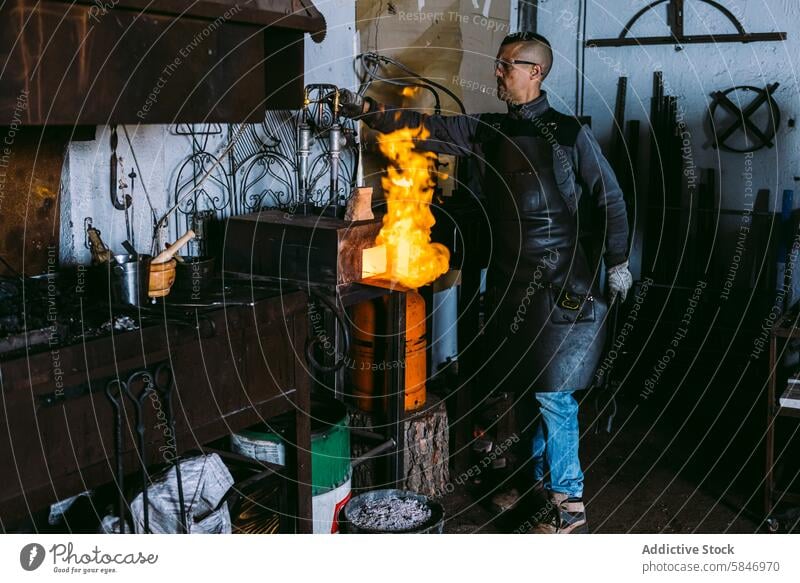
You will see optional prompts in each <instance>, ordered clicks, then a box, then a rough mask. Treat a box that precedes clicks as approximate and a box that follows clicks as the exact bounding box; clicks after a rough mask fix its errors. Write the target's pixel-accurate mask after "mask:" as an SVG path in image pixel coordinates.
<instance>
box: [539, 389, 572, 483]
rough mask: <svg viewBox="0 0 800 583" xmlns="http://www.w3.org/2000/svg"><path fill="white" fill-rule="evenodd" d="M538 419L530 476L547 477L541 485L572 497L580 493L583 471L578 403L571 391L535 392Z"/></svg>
mask: <svg viewBox="0 0 800 583" xmlns="http://www.w3.org/2000/svg"><path fill="white" fill-rule="evenodd" d="M535 397H536V400H537V401H538V402H539V412H540V417H539V421H538V423H537V424H536V429H535V431H534V435H533V477H534V479H535V480H537V481H538V480H542V479H543V478H544V474H545V465H546V466H547V468H549V470H550V476H549V479H548V481H547V482H545V484H544V487H545V488H546V489H547V490H551V491H553V492H559V493H561V494H567V495H568V496H571V497H574V498H580V497H582V496H583V471H581V462H580V460H579V459H578V437H579V434H580V432H579V431H578V402H577V401H576V400H575V397H574V396H573V394H572V393H571V392H558V393H535Z"/></svg>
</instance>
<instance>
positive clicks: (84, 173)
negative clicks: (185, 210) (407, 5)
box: [60, 0, 356, 265]
mask: <svg viewBox="0 0 800 583" xmlns="http://www.w3.org/2000/svg"><path fill="white" fill-rule="evenodd" d="M315 5H316V6H317V8H318V9H319V10H320V11H321V12H322V14H323V15H324V16H325V19H326V22H327V25H328V30H327V34H326V36H325V39H324V40H323V42H322V43H319V44H318V43H315V42H314V41H312V40H311V39H310V38H309V36H308V35H306V40H305V53H306V55H305V58H306V77H305V82H306V83H315V82H316V83H322V82H324V83H333V84H336V85H339V86H345V87H352V86H353V85H354V84H355V78H354V72H353V66H352V63H353V55H354V54H355V43H354V38H355V37H356V34H355V30H354V19H355V0H327V1H325V0H320V1H317V2H315ZM221 129H222V132H223V133H222V135H221V136H212V137H210V138H209V148H208V150H213V149H214V146H215V145H216V146H219V145H221V144H222V142H223V138H224V137H225V136H226V135H227V128H226V127H225V126H222V128H221ZM127 130H128V133H129V135H130V137H131V142H132V144H133V148H134V151H135V153H136V157H137V159H138V162H139V167H140V168H141V172H139V171H137V174H140V176H139V177H138V178H137V180H136V185H135V190H134V199H135V200H134V204H133V207H132V213H131V222H132V224H133V226H134V231H135V242H136V246H137V250H138V251H139V252H147V251H149V246H150V240H151V237H152V218H151V217H152V215H151V212H150V208H149V206H148V204H147V202H146V200H145V196H144V191H143V189H142V182H141V181H142V180H144V181H145V183H146V185H147V189H148V192H149V194H150V197H151V200H152V202H153V206H154V207H155V208H156V210H157V213H158V215H159V216H160V215H161V214H162V213H163V212H164V211H165V210H166V208H167V207H168V206H170V205H171V204H172V197H173V196H174V191H175V181H176V179H177V178H178V176H177V174H178V171H179V168H180V166H181V165H182V164H183V162H184V161H185V160H186V159H187V157H188V156H189V155H190V154H191V152H192V147H191V140H190V138H189V137H187V136H182V135H175V127H174V126H167V125H139V126H128V127H127ZM109 135H110V130H109V128H108V127H98V128H97V135H96V138H95V140H93V141H85V142H72V143H71V144H70V145H69V147H68V152H67V157H66V161H65V164H64V167H63V171H62V193H61V237H60V239H61V240H60V258H61V263H62V264H63V265H72V264H76V263H88V262H89V261H90V255H89V251H88V249H86V247H85V246H84V240H85V231H84V220H85V219H86V218H87V217H91V218H92V222H93V225H94V226H95V228H98V229H100V231H101V232H102V236H103V239H104V241H105V242H106V244H107V245H109V246H110V247H111V248H112V249H113V250H114V251H115V252H117V253H122V252H123V248H122V246H121V243H122V241H124V240H125V239H126V229H125V213H124V212H122V211H118V210H115V209H114V208H113V206H112V204H111V198H110V195H109V166H110V156H111V149H110V145H109ZM118 136H119V144H118V147H117V155H118V156H119V157H121V158H123V159H124V162H125V174H126V175H127V174H128V173H129V172H130V170H131V168H133V167H134V160H133V156H132V155H131V152H130V148H129V146H128V143H127V141H126V139H125V134H124V131H123V128H122V127H119V128H118ZM128 182H129V181H128ZM175 228H176V227H175V224H174V222H173V223H172V224H171V225H170V227H169V231H168V232H169V237H170V239H172V238H174V233H175Z"/></svg>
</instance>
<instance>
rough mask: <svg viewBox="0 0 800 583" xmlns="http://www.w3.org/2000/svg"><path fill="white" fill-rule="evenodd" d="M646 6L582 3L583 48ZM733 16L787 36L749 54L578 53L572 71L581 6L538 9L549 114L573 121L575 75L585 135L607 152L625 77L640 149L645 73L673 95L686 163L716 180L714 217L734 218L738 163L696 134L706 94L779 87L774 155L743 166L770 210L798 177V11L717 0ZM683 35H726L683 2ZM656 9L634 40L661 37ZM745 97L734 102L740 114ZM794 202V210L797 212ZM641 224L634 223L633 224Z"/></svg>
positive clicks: (711, 48)
mask: <svg viewBox="0 0 800 583" xmlns="http://www.w3.org/2000/svg"><path fill="white" fill-rule="evenodd" d="M647 3H649V2H644V1H643V0H642V1H631V0H604V1H602V2H600V1H598V0H590V1H589V2H587V5H588V8H587V11H586V17H585V24H586V38H588V39H593V38H609V37H616V36H618V35H619V33H620V31H621V30H622V28H623V26H624V25H625V23H626V22H627V21H628V20H629V19H630V18H631V17H632V16H633V15H634V14H635V13H636V12H637V11H638V10H639V9H640V8H642V7H643V6H645V4H647ZM720 3H721V4H722V5H723V6H725V7H726V8H728V9H729V10H730V11H731V12H733V13H734V14H735V15H736V16H737V18H738V19H739V21H740V22H741V23H742V24H743V25H744V28H745V30H747V31H748V32H779V31H780V32H787V33H788V40H787V41H785V42H759V43H751V44H741V43H735V44H722V43H720V44H716V45H712V44H699V45H691V44H690V45H685V46H683V47H682V50H676V48H675V46H673V45H668V46H638V47H621V48H593V49H586V52H585V61H584V63H583V67H582V69H581V68H580V55H581V50H580V46H579V45H580V40H582V39H580V38H579V37H580V32H581V29H582V27H583V19H582V18H579V15H580V13H581V10H580V6H581V5H582V4H583V2H582V0H559V1H558V2H556V1H553V0H549V1H546V0H542V1H541V2H540V12H539V32H541V33H542V34H544V35H545V36H547V37H548V38H549V39H550V40H551V42H552V43H553V47H554V51H555V53H556V55H555V65H554V69H553V72H552V74H551V75H550V77H549V78H548V80H547V82H546V89H547V90H548V92H549V94H550V99H551V104H552V105H554V106H555V107H557V108H559V109H561V110H562V111H576V110H577V109H578V105H579V104H576V85H577V78H576V73H577V72H578V70H579V69H580V70H582V72H583V75H585V94H584V111H583V112H579V113H584V114H586V115H590V116H592V122H593V123H592V125H593V128H594V130H595V133H596V134H597V135H598V137H599V139H600V141H601V143H602V144H604V145H605V144H607V143H608V138H609V136H610V130H611V124H612V120H613V110H614V101H615V97H616V90H617V80H618V78H619V77H620V76H627V77H628V99H627V107H626V119H628V120H630V119H639V120H642V134H641V136H640V143H641V144H643V147H644V148H645V149H646V147H647V145H648V144H649V137H648V136H647V134H646V129H647V127H648V123H647V120H648V118H649V113H650V98H651V96H652V85H653V72H654V71H656V70H661V71H663V73H664V80H665V84H666V90H667V93H668V94H670V95H676V96H678V98H679V103H680V105H682V106H683V107H684V108H685V121H686V123H687V125H688V129H689V132H690V133H691V148H692V161H693V163H694V165H695V166H696V167H697V168H715V169H716V170H717V177H718V180H719V177H720V175H721V180H722V192H723V198H722V201H721V205H722V207H723V208H730V209H742V208H743V207H744V205H745V203H746V202H749V203H751V204H752V202H754V201H753V199H752V198H751V199H750V200H749V201H748V200H746V194H745V188H744V179H743V173H744V172H745V170H746V169H747V166H746V164H745V157H744V155H743V154H735V153H728V152H724V151H718V150H715V149H713V148H711V147H710V138H709V133H708V130H707V129H706V128H705V127H704V124H705V123H706V119H707V115H708V113H707V107H708V106H709V104H710V94H711V93H712V92H714V91H717V90H724V89H727V88H729V87H732V86H735V85H753V86H757V87H763V86H765V85H767V84H768V83H774V82H776V81H777V82H779V83H780V84H781V86H780V88H779V89H778V90H777V92H776V93H775V94H774V97H775V99H776V100H777V102H778V104H779V106H780V108H781V111H782V120H781V126H780V128H779V130H778V134H777V136H776V139H775V143H776V147H775V148H772V149H764V150H761V151H759V152H756V153H755V154H754V155H753V157H752V159H751V161H752V174H753V177H754V183H753V189H754V191H757V190H758V189H761V188H768V189H770V191H771V206H772V208H773V209H775V208H777V209H780V204H781V196H782V191H783V189H785V188H789V189H793V188H795V181H794V176H796V175H800V169H798V165H797V162H796V161H797V160H798V157H799V156H798V154H800V151H799V150H800V141H799V140H798V135H797V130H796V128H790V127H788V123H787V122H788V120H789V119H792V118H795V117H796V116H797V115H798V100H797V94H798V83H797V77H796V71H795V62H796V56H797V55H798V54H800V30H799V29H798V24H800V2H796V1H794V0H720ZM685 11H686V18H685V22H686V33H687V34H720V33H729V32H735V30H734V29H733V27H732V26H731V25H730V24H729V23H728V21H727V20H726V19H725V18H724V17H722V15H721V14H719V13H718V12H716V11H715V10H714V9H712V8H711V7H709V6H707V5H703V4H701V3H699V2H697V1H696V0H688V1H687V2H686V9H685ZM665 18H666V9H665V8H664V5H662V6H659V7H657V8H656V9H655V10H654V11H651V13H649V14H648V15H646V16H645V17H643V18H642V19H641V20H640V21H639V23H638V24H637V25H636V27H635V28H634V31H633V33H634V34H635V35H637V36H656V35H658V36H664V35H667V34H668V31H669V29H668V27H667V25H666V23H665ZM748 100H749V97H747V96H745V97H744V103H741V104H740V107H744V106H746V105H747V101H748ZM798 198H800V197H796V198H795V206H800V205H798V200H797V199H798ZM640 219H641V217H640Z"/></svg>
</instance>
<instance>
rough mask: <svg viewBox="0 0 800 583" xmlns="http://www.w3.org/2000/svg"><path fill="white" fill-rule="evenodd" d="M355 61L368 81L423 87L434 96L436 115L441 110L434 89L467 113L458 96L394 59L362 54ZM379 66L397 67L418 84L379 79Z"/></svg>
mask: <svg viewBox="0 0 800 583" xmlns="http://www.w3.org/2000/svg"><path fill="white" fill-rule="evenodd" d="M356 59H358V60H360V61H361V62H362V63H364V70H365V71H366V73H367V76H368V77H369V79H370V81H372V80H376V81H383V82H385V83H390V84H392V85H400V86H405V87H415V86H418V87H423V88H425V89H427V90H429V91H431V92H432V93H433V95H434V98H435V99H436V109H437V113H438V112H439V111H440V110H441V107H440V99H439V96H438V94H437V93H436V91H435V89H438V90H439V91H442V92H443V93H445V94H446V95H447V96H448V97H450V98H451V99H452V100H453V101H455V102H456V104H457V105H458V108H459V110H460V111H461V113H466V112H467V110H466V108H465V107H464V103H463V102H462V101H461V100H460V99H459V98H458V96H457V95H456V94H455V93H453V92H452V91H450V90H449V89H448V88H447V87H445V86H444V85H442V84H440V83H437V82H436V81H432V80H431V79H428V78H427V77H423V76H422V75H420V74H419V73H416V72H415V71H412V70H411V69H409V68H408V67H406V66H405V65H404V64H403V63H401V62H400V61H396V60H394V59H392V58H390V57H385V56H383V55H379V54H377V53H362V54H360V55H358V56H356ZM369 63H374V65H373V66H372V67H369V66H368V65H369ZM380 64H385V65H393V66H395V67H397V68H398V69H400V70H401V71H403V72H404V73H407V74H408V75H409V76H410V77H412V78H414V79H418V80H419V81H420V82H419V83H408V82H403V81H398V80H397V79H387V78H385V77H381V76H379V75H378V73H377V70H378V68H379V65H380ZM368 85H369V83H365V84H364V86H363V87H362V88H361V90H360V91H359V94H362V95H363V93H364V92H365V91H366V88H367V86H368Z"/></svg>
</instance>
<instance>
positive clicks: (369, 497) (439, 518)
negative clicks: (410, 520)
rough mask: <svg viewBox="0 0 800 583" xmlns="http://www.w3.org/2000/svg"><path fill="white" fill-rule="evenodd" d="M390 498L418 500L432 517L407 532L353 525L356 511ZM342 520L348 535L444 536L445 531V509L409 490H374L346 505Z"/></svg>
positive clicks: (343, 527)
mask: <svg viewBox="0 0 800 583" xmlns="http://www.w3.org/2000/svg"><path fill="white" fill-rule="evenodd" d="M388 498H400V499H409V498H410V499H412V500H417V501H419V502H421V503H423V504H425V506H427V507H428V508H429V509H430V511H431V515H430V517H429V518H428V519H427V520H426V521H425V522H423V523H421V524H419V525H417V526H415V527H413V528H409V529H406V530H375V529H371V528H364V527H361V526H356V525H355V524H354V523H353V521H352V517H353V514H354V513H355V512H356V510H358V509H360V508H363V507H364V505H366V504H367V503H368V502H373V501H375V500H383V499H388ZM342 518H343V520H342V521H341V523H340V525H341V527H342V530H343V531H344V532H346V533H348V534H442V531H444V507H443V506H442V505H441V504H439V503H438V502H435V501H433V500H431V499H430V498H428V497H427V496H423V495H422V494H417V493H416V492H409V491H407V490H373V491H372V492H366V493H364V494H361V495H359V496H356V497H355V498H353V499H351V500H350V502H348V503H347V504H346V505H345V507H344V510H343V511H342Z"/></svg>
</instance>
